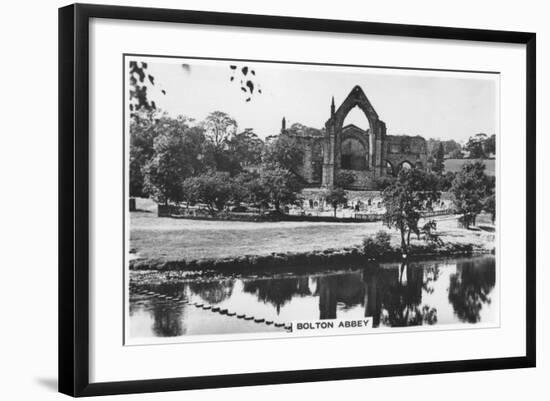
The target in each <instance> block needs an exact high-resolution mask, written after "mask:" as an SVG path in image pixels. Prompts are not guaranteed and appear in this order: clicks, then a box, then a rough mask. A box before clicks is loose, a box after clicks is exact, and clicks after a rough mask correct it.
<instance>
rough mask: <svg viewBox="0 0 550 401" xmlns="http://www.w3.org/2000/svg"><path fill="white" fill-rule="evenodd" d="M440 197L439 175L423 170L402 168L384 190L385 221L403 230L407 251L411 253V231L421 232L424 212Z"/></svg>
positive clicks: (402, 236) (402, 244) (405, 249)
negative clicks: (420, 221)
mask: <svg viewBox="0 0 550 401" xmlns="http://www.w3.org/2000/svg"><path fill="white" fill-rule="evenodd" d="M440 196H441V193H440V192H439V190H438V180H437V177H436V176H435V175H434V174H432V173H428V172H425V171H423V170H420V169H402V170H401V171H400V172H399V175H398V176H397V179H396V180H395V181H394V182H393V183H391V184H390V185H389V186H388V187H387V188H386V189H385V190H384V191H383V192H382V198H383V202H384V206H385V208H386V212H385V214H384V224H386V226H388V227H390V228H392V227H393V228H396V229H398V230H399V231H400V233H401V249H402V251H403V252H404V253H407V252H408V249H409V246H410V235H411V233H414V234H416V235H420V229H419V227H418V222H419V220H420V218H421V217H422V213H423V212H424V211H427V210H429V209H430V208H431V205H432V204H433V203H434V202H436V201H438V200H439V198H440Z"/></svg>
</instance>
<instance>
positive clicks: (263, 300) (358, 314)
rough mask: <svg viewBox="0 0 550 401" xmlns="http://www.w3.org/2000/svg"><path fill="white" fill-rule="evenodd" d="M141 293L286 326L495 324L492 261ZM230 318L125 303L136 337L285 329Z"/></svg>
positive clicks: (229, 281)
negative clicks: (318, 322) (334, 322)
mask: <svg viewBox="0 0 550 401" xmlns="http://www.w3.org/2000/svg"><path fill="white" fill-rule="evenodd" d="M296 270H297V271H299V270H300V269H299V268H298V269H296ZM142 287H145V288H146V289H147V290H150V291H153V292H156V293H161V294H165V295H166V296H168V297H170V298H171V297H179V298H181V299H183V298H184V299H187V300H196V301H200V302H201V303H205V304H208V305H218V306H219V308H222V309H227V310H228V311H229V312H234V313H236V314H247V315H250V316H254V317H255V318H262V319H265V320H274V321H279V322H284V323H290V322H292V321H295V320H315V319H335V318H339V319H340V318H342V319H347V318H349V319H358V318H362V317H366V316H369V317H372V318H373V327H380V326H386V327H404V326H417V325H435V324H450V323H479V322H495V321H496V318H497V316H498V310H497V308H496V307H497V306H498V305H495V304H498V303H495V302H493V301H494V300H493V298H494V295H493V291H494V287H495V259H494V257H492V256H483V257H475V258H468V259H457V260H446V261H443V262H442V261H422V262H412V263H409V264H382V265H372V266H365V267H362V268H347V269H341V268H340V269H339V270H326V271H323V272H316V273H311V274H297V273H285V274H278V275H273V276H263V277H242V278H241V277H239V278H235V277H217V278H215V279H204V280H201V279H197V280H189V281H179V282H174V283H165V284H162V285H148V286H142ZM230 316H234V315H231V313H230V314H229V316H227V315H226V316H221V315H220V314H216V313H212V311H206V310H202V309H201V308H194V307H193V306H189V305H187V304H182V303H178V302H170V300H169V299H168V300H166V298H161V299H158V298H154V297H139V296H137V295H135V294H134V295H131V297H130V323H131V328H130V331H131V336H134V337H147V336H156V337H176V336H182V335H186V334H220V333H237V332H256V331H266V330H269V331H272V330H282V329H279V328H276V327H274V326H270V327H268V326H265V325H258V324H254V323H253V322H246V321H244V320H243V319H237V318H236V317H230Z"/></svg>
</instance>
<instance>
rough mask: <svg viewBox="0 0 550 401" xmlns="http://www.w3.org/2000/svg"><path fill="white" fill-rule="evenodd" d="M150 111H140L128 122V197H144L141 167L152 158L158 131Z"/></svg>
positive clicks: (152, 113) (153, 114)
mask: <svg viewBox="0 0 550 401" xmlns="http://www.w3.org/2000/svg"><path fill="white" fill-rule="evenodd" d="M155 125H156V118H155V113H154V112H152V111H146V110H140V111H138V112H135V113H134V118H132V119H131V120H130V160H129V164H130V183H129V184H130V185H129V186H130V196H131V197H145V196H147V193H146V191H145V189H144V179H145V178H144V172H143V167H144V166H145V164H147V162H148V161H149V160H150V159H151V157H153V153H154V150H153V144H154V140H155V137H156V136H157V135H158V131H157V130H156V129H155Z"/></svg>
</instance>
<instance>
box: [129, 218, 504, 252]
mask: <svg viewBox="0 0 550 401" xmlns="http://www.w3.org/2000/svg"><path fill="white" fill-rule="evenodd" d="M378 230H386V231H388V232H390V233H391V234H392V241H393V242H394V244H395V245H398V244H399V235H398V232H397V231H394V230H389V229H388V228H387V227H384V226H383V224H382V223H380V222H376V223H317V222H315V223H312V222H261V223H253V222H235V221H211V220H186V219H173V218H168V217H161V218H159V217H157V216H156V213H153V212H147V211H139V212H133V213H131V217H130V248H131V250H132V252H133V253H136V256H137V257H139V258H146V259H164V260H182V259H185V260H194V259H206V258H220V257H236V256H242V255H269V254H271V253H273V252H307V251H312V250H323V249H328V248H344V247H349V246H353V245H358V244H361V242H362V240H363V238H364V237H366V236H368V235H371V234H374V233H376V232H377V231H378ZM438 232H439V233H440V234H441V238H442V239H443V241H449V242H454V243H472V244H475V245H478V246H486V247H489V248H492V247H493V246H494V245H493V244H492V242H493V241H494V233H492V232H490V231H486V230H465V229H462V228H457V223H456V219H455V218H453V217H447V218H443V219H440V220H439V221H438ZM411 239H412V242H413V241H414V242H416V240H415V239H414V238H411Z"/></svg>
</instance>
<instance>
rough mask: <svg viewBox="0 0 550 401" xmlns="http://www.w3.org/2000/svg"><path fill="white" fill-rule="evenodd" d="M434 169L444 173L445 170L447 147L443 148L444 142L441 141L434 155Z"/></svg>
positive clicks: (438, 172)
mask: <svg viewBox="0 0 550 401" xmlns="http://www.w3.org/2000/svg"><path fill="white" fill-rule="evenodd" d="M432 170H433V171H434V172H436V173H437V174H442V173H443V170H445V149H444V148H443V142H439V147H438V148H437V152H436V153H435V156H434V164H433V166H432Z"/></svg>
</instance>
